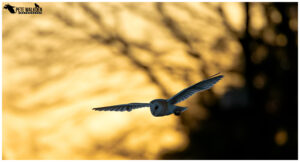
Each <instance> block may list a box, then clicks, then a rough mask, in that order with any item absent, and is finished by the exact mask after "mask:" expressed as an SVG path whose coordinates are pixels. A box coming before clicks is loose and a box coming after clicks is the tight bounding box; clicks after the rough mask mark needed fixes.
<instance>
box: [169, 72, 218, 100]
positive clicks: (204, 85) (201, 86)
mask: <svg viewBox="0 0 300 162" xmlns="http://www.w3.org/2000/svg"><path fill="white" fill-rule="evenodd" d="M218 74H219V73H218ZM218 74H215V75H213V76H216V75H218ZM213 76H212V77H210V78H209V79H206V80H203V81H201V82H199V83H196V84H194V85H192V86H190V87H188V88H186V89H183V90H182V91H180V92H179V93H177V94H176V95H175V96H173V97H171V98H169V99H168V102H169V103H171V104H176V103H179V102H181V101H183V100H185V99H187V98H188V97H190V96H192V95H193V94H194V93H197V92H201V91H204V90H207V89H209V88H211V87H212V86H213V85H214V84H216V83H217V82H218V81H219V80H220V79H222V78H223V77H224V76H223V75H219V76H216V77H213Z"/></svg>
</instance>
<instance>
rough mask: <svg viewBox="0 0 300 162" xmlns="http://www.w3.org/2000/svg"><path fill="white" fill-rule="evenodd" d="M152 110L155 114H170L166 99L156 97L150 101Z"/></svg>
mask: <svg viewBox="0 0 300 162" xmlns="http://www.w3.org/2000/svg"><path fill="white" fill-rule="evenodd" d="M150 110H151V113H152V115H153V116H164V115H169V113H168V102H167V101H166V100H164V99H156V100H153V101H151V102H150Z"/></svg>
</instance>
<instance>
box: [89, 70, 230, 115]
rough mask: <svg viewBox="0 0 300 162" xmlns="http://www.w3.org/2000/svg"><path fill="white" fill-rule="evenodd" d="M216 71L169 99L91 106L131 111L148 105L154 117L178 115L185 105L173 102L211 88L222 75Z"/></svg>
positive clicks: (108, 109)
mask: <svg viewBox="0 0 300 162" xmlns="http://www.w3.org/2000/svg"><path fill="white" fill-rule="evenodd" d="M219 74H220V73H217V74H215V75H213V76H211V77H209V78H208V79H206V80H203V81H201V82H199V83H196V84H194V85H192V86H190V87H188V88H185V89H183V90H182V91H180V92H178V93H177V94H176V95H175V96H173V97H171V98H169V99H155V100H152V101H151V102H150V103H129V104H122V105H114V106H106V107H98V108H93V110H96V111H121V112H122V111H131V110H134V109H138V108H142V107H150V111H151V114H152V115H153V116H155V117H161V116H166V115H170V114H175V115H180V114H181V113H182V112H184V111H185V110H187V108H186V107H181V106H177V105H175V104H177V103H179V102H181V101H183V100H186V99H187V98H189V97H190V96H192V95H193V94H195V93H197V92H202V91H205V90H207V89H209V88H211V87H212V86H213V85H214V84H216V83H217V82H218V81H219V80H220V79H222V78H223V77H224V76H223V75H219Z"/></svg>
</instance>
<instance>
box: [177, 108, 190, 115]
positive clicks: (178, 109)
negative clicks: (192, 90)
mask: <svg viewBox="0 0 300 162" xmlns="http://www.w3.org/2000/svg"><path fill="white" fill-rule="evenodd" d="M185 110H187V108H186V107H181V106H176V107H175V109H174V114H175V115H180V114H181V113H182V112H184V111H185Z"/></svg>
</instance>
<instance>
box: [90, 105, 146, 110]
mask: <svg viewBox="0 0 300 162" xmlns="http://www.w3.org/2000/svg"><path fill="white" fill-rule="evenodd" d="M142 107H150V104H149V103H129V104H122V105H114V106H106V107H98V108H93V110H96V111H131V110H132V109H137V108H142Z"/></svg>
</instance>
